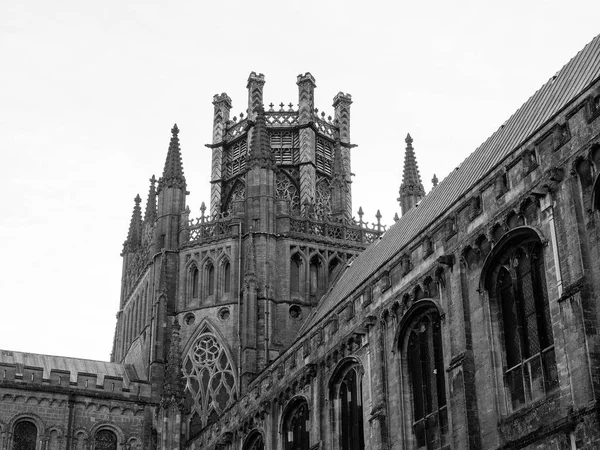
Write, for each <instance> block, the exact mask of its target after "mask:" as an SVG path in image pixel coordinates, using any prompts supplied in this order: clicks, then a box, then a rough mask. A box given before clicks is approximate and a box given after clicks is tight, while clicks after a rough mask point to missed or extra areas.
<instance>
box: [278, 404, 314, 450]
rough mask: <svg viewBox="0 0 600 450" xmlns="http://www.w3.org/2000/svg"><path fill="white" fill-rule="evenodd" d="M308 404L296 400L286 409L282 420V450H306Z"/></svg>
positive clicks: (307, 441) (307, 444)
mask: <svg viewBox="0 0 600 450" xmlns="http://www.w3.org/2000/svg"><path fill="white" fill-rule="evenodd" d="M308 430H309V426H308V404H307V403H306V400H297V401H296V402H294V403H293V404H291V405H290V407H288V409H287V411H286V413H285V415H284V419H283V427H282V432H283V443H284V445H283V448H284V450H308V449H309V447H310V443H309V433H308Z"/></svg>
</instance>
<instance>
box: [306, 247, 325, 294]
mask: <svg viewBox="0 0 600 450" xmlns="http://www.w3.org/2000/svg"><path fill="white" fill-rule="evenodd" d="M309 270H310V296H311V297H316V298H317V299H319V298H320V297H321V294H322V293H323V291H324V290H325V274H324V271H325V270H324V267H323V261H321V258H319V257H318V256H316V255H315V256H313V257H312V258H311V260H310V268H309Z"/></svg>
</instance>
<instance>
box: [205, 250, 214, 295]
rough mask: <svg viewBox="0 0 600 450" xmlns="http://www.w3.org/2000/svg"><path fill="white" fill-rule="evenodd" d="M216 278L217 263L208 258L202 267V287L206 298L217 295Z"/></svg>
mask: <svg viewBox="0 0 600 450" xmlns="http://www.w3.org/2000/svg"><path fill="white" fill-rule="evenodd" d="M215 277H216V270H215V262H214V261H213V259H212V258H210V257H208V258H206V259H205V260H204V263H203V266H202V286H203V296H204V298H206V297H210V296H212V295H215V283H216V280H215Z"/></svg>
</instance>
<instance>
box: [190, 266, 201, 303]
mask: <svg viewBox="0 0 600 450" xmlns="http://www.w3.org/2000/svg"><path fill="white" fill-rule="evenodd" d="M190 279H191V281H190V283H191V286H190V290H191V292H192V298H198V287H199V285H200V272H199V271H198V268H197V267H196V266H193V267H192V270H191V277H190Z"/></svg>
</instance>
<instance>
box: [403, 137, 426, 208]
mask: <svg viewBox="0 0 600 450" xmlns="http://www.w3.org/2000/svg"><path fill="white" fill-rule="evenodd" d="M405 142H406V151H405V153H404V172H403V174H402V184H401V185H400V190H399V194H400V197H398V201H399V202H400V208H401V210H402V215H404V214H406V213H407V212H408V210H410V209H411V208H412V207H413V206H415V205H416V204H417V203H419V202H420V201H421V199H422V198H423V197H425V188H424V187H423V183H422V182H421V174H420V173H419V166H418V164H417V158H416V156H415V151H414V149H413V146H412V143H413V138H412V137H411V135H410V133H409V134H407V135H406V139H405Z"/></svg>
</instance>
